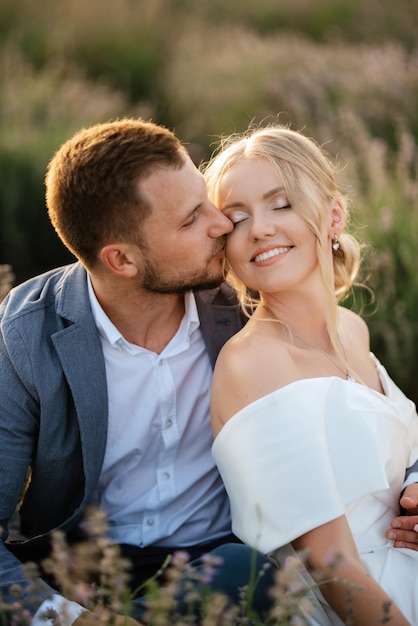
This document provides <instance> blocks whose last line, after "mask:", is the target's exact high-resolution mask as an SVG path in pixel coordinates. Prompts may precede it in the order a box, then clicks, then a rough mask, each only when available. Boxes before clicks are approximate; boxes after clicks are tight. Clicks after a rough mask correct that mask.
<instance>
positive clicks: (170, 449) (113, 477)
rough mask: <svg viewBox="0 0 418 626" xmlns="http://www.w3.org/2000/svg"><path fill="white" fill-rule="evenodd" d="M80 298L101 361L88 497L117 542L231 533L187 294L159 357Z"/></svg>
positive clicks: (169, 542)
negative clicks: (102, 419)
mask: <svg viewBox="0 0 418 626" xmlns="http://www.w3.org/2000/svg"><path fill="white" fill-rule="evenodd" d="M89 297H90V302H91V307H92V311H93V316H94V319H95V322H96V326H97V328H98V331H99V335H100V339H101V342H102V347H103V353H104V358H105V365H106V376H107V388H108V403H109V420H108V434H107V445H106V452H105V457H104V463H103V467H102V472H101V476H100V481H99V485H98V489H97V494H96V501H97V502H98V503H99V505H100V506H101V508H103V509H104V510H105V511H106V512H107V513H108V524H109V534H110V537H111V539H112V540H113V541H115V542H116V543H128V544H131V545H135V546H140V547H144V546H149V545H155V546H167V547H185V546H189V545H194V544H198V543H205V542H209V541H212V540H214V539H217V538H219V537H222V536H224V535H226V534H228V533H229V532H230V517H229V504H228V499H227V496H226V493H225V490H224V487H223V483H222V481H221V479H220V476H219V473H218V470H217V468H216V465H215V463H214V460H213V457H212V454H211V446H212V441H213V437H212V431H211V427H210V416H209V395H210V385H211V380H212V368H211V365H210V361H209V357H208V354H207V351H206V348H205V344H204V341H203V337H202V334H201V331H200V328H199V326H200V322H199V317H198V312H197V307H196V302H195V298H194V295H193V294H192V293H188V294H186V296H185V315H184V317H183V319H182V321H181V324H180V326H179V328H178V331H177V333H176V334H175V336H174V337H173V338H172V339H171V341H170V342H169V343H168V345H167V346H166V347H165V348H164V350H163V351H162V352H161V353H160V354H156V353H155V352H151V351H150V350H146V349H144V348H142V347H140V346H137V345H134V344H131V343H129V342H127V341H126V340H125V339H124V338H123V337H122V335H121V333H120V332H119V331H118V330H117V328H116V327H115V326H114V325H113V324H112V322H111V321H110V320H109V318H108V317H107V315H106V314H105V312H104V311H103V309H102V308H101V306H100V304H99V302H98V301H97V298H96V297H95V295H94V291H93V289H92V286H91V283H90V280H89Z"/></svg>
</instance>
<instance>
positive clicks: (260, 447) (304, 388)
mask: <svg viewBox="0 0 418 626" xmlns="http://www.w3.org/2000/svg"><path fill="white" fill-rule="evenodd" d="M372 356H373V355H372ZM373 358H374V359H375V357H373ZM375 361H376V367H377V369H378V372H379V376H380V380H381V383H382V387H383V389H384V392H385V395H383V394H381V393H378V392H376V391H373V390H371V389H369V388H367V387H365V386H364V385H361V384H358V383H356V382H352V381H345V380H343V379H340V378H338V377H329V378H328V377H327V378H311V379H304V380H300V381H296V382H294V383H292V384H290V385H287V386H285V387H283V388H281V389H278V390H276V391H274V392H272V393H270V394H269V395H267V396H265V397H263V398H261V399H259V400H257V401H255V402H253V403H252V404H250V405H248V406H247V407H245V408H244V409H242V410H241V411H239V412H238V413H237V414H236V415H234V416H233V417H232V418H231V419H230V420H229V421H228V422H227V423H226V425H225V426H224V427H223V428H222V430H221V431H220V433H219V434H218V436H217V437H216V439H215V442H214V444H213V455H214V458H215V461H216V463H217V465H218V467H219V470H220V473H221V475H222V478H223V480H224V482H225V486H226V490H227V492H228V495H229V498H230V502H231V512H232V528H233V532H234V533H235V534H236V535H237V536H238V537H239V538H240V539H241V540H242V541H244V542H245V543H247V544H249V545H251V546H253V547H255V548H258V549H259V550H261V551H263V552H265V553H274V552H275V551H276V549H278V548H280V547H282V546H285V545H286V544H289V543H290V542H291V541H292V540H293V539H295V538H296V537H299V536H301V535H303V534H304V533H306V532H307V531H309V530H311V529H313V528H316V527H317V526H320V525H321V524H324V523H326V522H329V521H331V520H333V519H336V518H337V517H339V516H341V515H344V514H345V515H346V517H347V520H348V523H349V525H350V528H351V531H352V533H353V536H354V539H355V541H356V544H357V547H358V550H359V553H360V555H361V559H362V562H363V564H364V566H365V567H366V568H367V570H368V571H369V572H370V573H371V575H372V576H373V577H374V578H375V579H376V580H377V581H378V582H379V583H380V585H381V586H382V587H383V588H384V589H385V590H386V591H387V593H388V594H389V595H390V596H391V598H392V599H393V600H394V601H395V602H396V603H397V604H398V606H399V608H400V609H401V610H402V611H403V612H404V614H405V616H406V617H407V618H408V619H409V621H410V622H411V624H414V625H417V626H418V552H414V551H412V550H406V549H405V550H403V549H399V548H394V547H393V545H392V542H391V541H388V540H387V539H386V538H385V535H384V533H385V530H386V529H387V528H389V527H390V522H391V520H392V518H393V517H395V516H396V515H398V514H399V497H400V493H401V490H402V484H403V481H404V478H405V468H406V467H408V466H409V465H411V464H412V463H414V462H415V461H416V460H417V458H418V417H417V413H416V408H415V405H414V403H413V402H411V401H410V400H408V398H406V396H405V395H404V394H403V393H402V392H401V391H400V389H399V388H398V387H397V386H396V385H395V383H394V382H393V381H392V380H391V379H390V377H389V375H388V374H387V372H386V370H385V368H384V367H383V366H382V365H381V364H380V363H379V361H378V360H377V359H375ZM290 552H291V550H289V553H290ZM277 554H278V556H279V557H280V555H283V554H286V548H285V550H284V553H283V552H282V553H281V552H278V553H277ZM317 595H318V597H319V599H320V601H321V602H322V603H323V607H322V608H321V611H322V610H324V611H325V612H324V614H323V615H322V614H320V613H318V616H317V617H315V616H312V618H311V620H310V623H311V624H321V626H323V624H328V623H331V624H341V623H342V622H341V621H340V620H339V619H338V618H337V616H336V615H335V614H334V613H333V612H332V611H331V610H330V609H329V607H328V605H326V602H325V600H323V598H322V595H321V594H320V593H317ZM325 615H326V616H327V620H329V621H326V619H325ZM308 621H309V620H308Z"/></svg>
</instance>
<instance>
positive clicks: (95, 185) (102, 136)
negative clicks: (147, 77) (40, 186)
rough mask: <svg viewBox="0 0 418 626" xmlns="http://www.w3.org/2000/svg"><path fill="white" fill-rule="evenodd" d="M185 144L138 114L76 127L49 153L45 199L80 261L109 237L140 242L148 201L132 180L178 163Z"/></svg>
mask: <svg viewBox="0 0 418 626" xmlns="http://www.w3.org/2000/svg"><path fill="white" fill-rule="evenodd" d="M186 154H187V152H186V149H185V148H184V146H183V145H182V144H181V142H180V141H179V140H178V139H177V137H176V136H175V135H174V134H173V133H172V132H171V131H170V130H168V129H167V128H164V127H163V126H159V125H157V124H154V123H152V122H145V121H143V120H141V119H123V120H118V121H112V122H107V123H103V124H96V125H95V126H92V127H90V128H87V129H82V130H80V131H79V132H77V133H76V134H75V135H74V136H73V137H72V138H71V139H69V140H68V141H66V142H65V143H64V144H63V145H62V146H61V148H60V149H59V150H58V151H57V153H56V154H55V155H54V156H53V158H52V159H51V161H50V163H49V165H48V170H47V174H46V179H45V182H46V203H47V207H48V214H49V217H50V220H51V222H52V224H53V226H54V228H55V230H56V231H57V233H58V235H59V237H60V238H61V239H62V241H63V242H64V244H65V245H66V246H67V248H69V250H71V252H72V253H73V254H74V255H75V256H76V257H77V258H79V259H80V260H81V261H82V262H83V263H84V264H85V265H86V267H93V266H94V265H95V264H96V262H97V258H98V256H97V255H98V252H99V250H100V249H101V248H102V247H103V246H104V245H106V244H107V243H110V242H112V241H124V242H130V243H138V244H140V243H141V232H140V225H141V223H142V221H143V220H144V218H145V217H146V216H147V215H148V214H149V213H150V210H151V208H150V206H149V205H148V204H147V203H146V202H145V200H144V198H142V197H141V194H140V192H139V190H138V187H137V185H138V182H140V181H141V180H143V179H144V178H146V177H147V176H149V175H150V174H151V173H152V172H153V171H155V170H156V169H158V168H159V167H174V168H180V167H181V166H182V165H183V164H184V162H185V155H186Z"/></svg>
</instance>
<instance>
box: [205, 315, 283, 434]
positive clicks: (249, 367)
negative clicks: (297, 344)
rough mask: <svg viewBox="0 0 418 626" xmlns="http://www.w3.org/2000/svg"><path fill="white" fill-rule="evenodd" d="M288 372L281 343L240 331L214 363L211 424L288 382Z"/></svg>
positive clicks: (254, 331)
mask: <svg viewBox="0 0 418 626" xmlns="http://www.w3.org/2000/svg"><path fill="white" fill-rule="evenodd" d="M292 369H293V364H292V359H291V357H290V354H289V351H288V349H287V348H286V346H285V344H284V343H283V342H281V341H280V340H276V341H273V342H272V341H271V338H270V337H269V334H268V333H265V332H263V331H261V332H260V331H258V329H256V328H254V327H252V328H251V327H250V328H248V329H247V328H244V329H243V330H242V331H240V332H239V333H237V335H235V336H234V337H232V338H231V339H230V340H229V341H228V342H227V343H226V344H225V346H224V347H223V348H222V350H221V352H220V354H219V357H218V360H217V362H216V366H215V371H214V375H213V383H212V399H211V413H212V423H214V421H215V422H216V423H217V424H218V426H219V425H222V424H224V423H225V422H226V421H227V420H228V419H230V418H231V417H232V416H233V415H235V413H237V412H238V411H240V410H241V409H242V408H244V407H245V406H247V405H248V404H250V403H251V402H254V401H255V400H258V399H259V398H261V397H263V396H265V395H267V394H268V393H271V392H272V391H274V390H275V389H278V388H280V387H282V386H283V385H285V384H287V383H288V382H290V380H289V374H290V372H291V371H292ZM215 430H216V429H215ZM218 430H219V428H218Z"/></svg>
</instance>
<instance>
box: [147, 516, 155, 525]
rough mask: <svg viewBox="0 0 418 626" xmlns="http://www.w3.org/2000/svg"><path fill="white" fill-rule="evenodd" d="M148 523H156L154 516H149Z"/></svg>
mask: <svg viewBox="0 0 418 626" xmlns="http://www.w3.org/2000/svg"><path fill="white" fill-rule="evenodd" d="M147 524H148V526H154V524H155V520H154V518H153V517H149V518H148V519H147Z"/></svg>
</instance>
